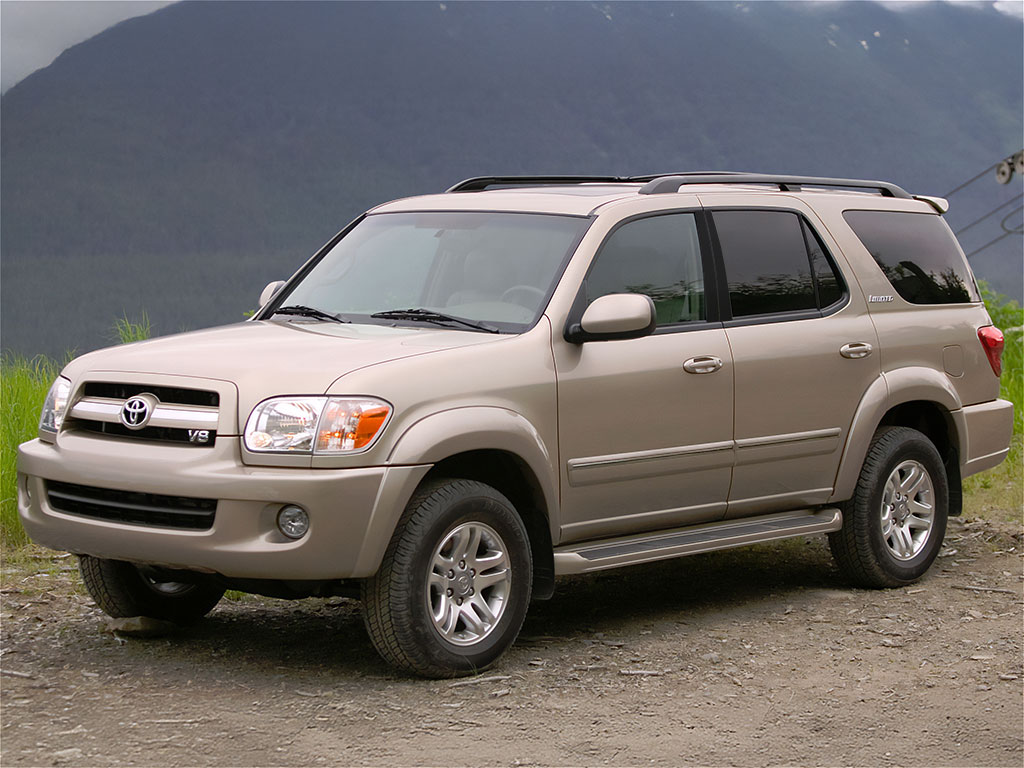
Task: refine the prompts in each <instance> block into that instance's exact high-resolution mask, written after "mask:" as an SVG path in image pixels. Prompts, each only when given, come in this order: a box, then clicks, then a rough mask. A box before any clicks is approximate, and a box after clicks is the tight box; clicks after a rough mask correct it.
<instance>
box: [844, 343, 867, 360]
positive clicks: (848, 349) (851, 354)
mask: <svg viewBox="0 0 1024 768" xmlns="http://www.w3.org/2000/svg"><path fill="white" fill-rule="evenodd" d="M839 354H840V355H842V356H843V357H847V358H849V359H850V360H856V359H857V358H858V357H867V356H868V355H870V354H871V345H870V344H868V343H867V342H864V341H854V342H851V343H850V344H843V346H842V347H840V348H839Z"/></svg>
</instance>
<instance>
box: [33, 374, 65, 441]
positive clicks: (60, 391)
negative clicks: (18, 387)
mask: <svg viewBox="0 0 1024 768" xmlns="http://www.w3.org/2000/svg"><path fill="white" fill-rule="evenodd" d="M69 397H71V382H70V381H69V380H68V379H65V378H64V377H63V376H58V377H57V379H56V380H55V381H54V382H53V386H52V387H50V391H49V393H47V395H46V402H44V403H43V413H42V415H41V416H40V417H39V429H40V431H42V432H53V433H56V432H57V430H59V429H60V425H61V422H62V421H64V411H66V410H67V407H68V398H69Z"/></svg>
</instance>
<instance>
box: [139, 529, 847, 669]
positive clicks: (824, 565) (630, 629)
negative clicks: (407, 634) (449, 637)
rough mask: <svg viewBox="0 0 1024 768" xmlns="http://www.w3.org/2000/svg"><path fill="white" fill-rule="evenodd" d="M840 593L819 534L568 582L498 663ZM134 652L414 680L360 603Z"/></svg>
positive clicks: (267, 609) (218, 623)
mask: <svg viewBox="0 0 1024 768" xmlns="http://www.w3.org/2000/svg"><path fill="white" fill-rule="evenodd" d="M822 588H825V589H844V588H846V585H845V584H844V583H843V581H842V579H841V577H840V575H839V572H838V570H837V569H836V568H835V567H834V566H833V564H832V562H831V559H830V556H829V553H828V549H827V546H826V545H825V543H824V540H823V539H814V538H809V539H794V540H789V541H784V542H775V543H770V544H761V545H757V546H754V547H749V548H745V549H737V550H730V551H725V552H716V553H709V554H705V555H696V556H692V557H686V558H681V559H676V560H668V561H664V562H660V563H651V564H647V565H640V566H634V567H631V568H625V569H619V570H613V571H607V572H603V573H597V574H587V575H582V576H574V577H569V578H566V579H562V580H560V581H559V582H558V585H557V588H556V591H555V595H554V597H553V598H552V599H551V600H546V601H536V602H534V603H533V604H532V605H531V608H530V612H529V614H528V616H527V619H526V623H525V626H524V628H523V631H522V633H521V635H520V640H519V641H518V642H517V644H516V645H515V646H514V647H513V648H512V650H511V652H510V654H509V656H508V657H507V660H506V661H504V662H501V664H500V667H501V668H506V667H507V668H509V669H512V668H516V667H517V666H520V665H522V664H525V663H526V661H525V659H526V657H527V656H529V655H530V654H533V653H535V651H536V642H537V638H542V641H543V646H544V649H545V652H546V653H549V654H555V655H564V654H570V653H573V652H574V651H579V650H580V646H579V641H580V640H581V639H587V638H590V637H593V636H594V635H595V634H597V633H602V634H603V635H607V636H611V637H615V636H621V635H626V634H630V633H634V632H636V630H637V627H638V626H639V625H647V626H653V625H655V624H658V623H675V624H688V625H698V626H699V627H700V630H701V631H702V632H713V631H715V630H716V628H718V627H719V626H721V627H723V628H724V627H725V626H727V625H729V624H730V623H731V622H732V621H733V620H734V619H735V615H734V612H735V611H736V610H737V609H740V610H743V611H744V613H745V614H746V615H745V618H754V619H755V620H756V616H758V615H760V614H762V613H763V614H764V615H767V614H769V613H773V612H776V611H779V610H781V607H780V603H783V604H784V602H785V601H786V600H792V599H794V598H793V595H794V594H796V593H799V592H800V591H802V590H807V589H822ZM132 645H133V646H134V647H135V648H137V649H138V651H139V652H141V653H143V654H144V655H145V656H146V657H147V662H148V663H150V664H158V665H170V666H177V665H178V664H180V663H182V662H187V665H188V667H189V668H190V669H192V670H195V669H196V667H197V666H198V667H199V668H201V669H203V670H204V671H205V672H206V673H209V674H211V675H214V676H215V677H217V678H225V677H232V676H233V675H236V674H241V675H246V676H247V675H254V674H255V673H259V675H260V676H268V675H269V679H271V680H272V679H276V678H287V679H288V681H289V684H290V685H293V686H294V685H314V686H324V685H331V686H334V685H338V684H344V683H345V682H346V681H351V682H355V681H357V680H363V681H364V682H365V681H366V680H367V678H370V679H381V680H390V681H393V682H397V681H400V680H407V681H408V680H410V679H409V678H405V677H403V676H402V675H400V674H399V673H397V672H395V671H394V670H393V669H392V668H390V667H389V666H387V665H386V664H385V663H384V662H383V661H381V659H380V657H379V656H377V654H376V652H375V651H374V649H373V646H372V645H371V643H370V641H369V639H368V638H367V635H366V633H365V630H364V628H363V622H362V615H361V608H360V605H359V603H358V602H357V601H354V600H348V599H344V598H332V599H326V600H324V599H309V600H302V601H287V600H273V599H270V598H253V597H249V596H245V597H243V598H242V599H239V600H225V601H223V602H222V604H221V605H220V606H219V607H218V608H217V609H216V610H215V611H214V612H213V613H212V614H211V615H210V616H209V617H208V618H207V619H205V620H204V621H202V622H200V623H198V624H196V625H194V626H191V627H187V628H184V629H182V630H181V631H180V632H178V633H177V634H176V635H175V636H174V637H173V638H167V642H145V643H141V644H136V643H134V642H133V643H132Z"/></svg>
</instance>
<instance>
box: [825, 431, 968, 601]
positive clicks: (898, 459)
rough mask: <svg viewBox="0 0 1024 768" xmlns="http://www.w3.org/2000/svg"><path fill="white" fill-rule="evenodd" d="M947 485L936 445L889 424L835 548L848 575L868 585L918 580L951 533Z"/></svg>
mask: <svg viewBox="0 0 1024 768" xmlns="http://www.w3.org/2000/svg"><path fill="white" fill-rule="evenodd" d="M948 507H949V488H948V482H947V478H946V470H945V467H944V465H943V463H942V458H941V457H940V456H939V452H938V451H937V450H936V448H935V446H934V445H933V444H932V442H931V441H930V440H929V439H928V438H927V437H926V436H925V435H923V434H922V433H920V432H918V431H917V430H915V429H910V428H908V427H883V428H882V429H880V430H879V431H878V432H877V433H876V434H875V437H874V439H873V441H872V443H871V447H870V448H869V449H868V455H867V458H866V459H865V460H864V466H863V468H862V469H861V473H860V479H859V480H858V482H857V488H856V491H855V492H854V496H853V498H852V499H851V500H850V501H848V502H847V503H846V504H845V505H844V506H843V527H842V529H841V530H839V531H836V532H835V533H830V534H829V547H830V548H831V550H832V555H833V557H835V560H836V562H837V563H838V564H839V567H840V568H841V569H842V570H843V572H844V573H845V574H846V575H847V576H848V577H850V578H851V579H852V580H853V581H854V582H856V583H857V584H860V585H862V586H865V587H898V586H901V585H903V584H909V583H910V582H912V581H915V580H916V579H919V578H920V577H921V576H923V575H924V573H925V572H926V571H927V570H928V568H929V567H930V566H931V564H932V561H933V560H935V557H936V556H937V555H938V553H939V548H940V547H941V546H942V539H943V537H944V536H945V533H946V519H947V515H948Z"/></svg>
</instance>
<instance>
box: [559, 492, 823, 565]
mask: <svg viewBox="0 0 1024 768" xmlns="http://www.w3.org/2000/svg"><path fill="white" fill-rule="evenodd" d="M842 527H843V513H842V512H840V511H839V510H838V509H835V508H832V507H828V508H826V509H818V510H811V509H800V510H795V511H793V512H780V513H778V514H774V515H762V516H760V517H753V518H746V519H743V520H721V521H719V522H716V523H707V524H705V525H697V526H691V527H689V528H678V529H675V530H672V531H658V532H656V533H645V534H640V535H638V536H623V537H621V538H617V539H603V540H601V541H590V542H583V543H576V544H570V545H568V546H565V547H558V548H557V549H555V573H556V574H557V575H559V576H562V575H567V574H571V573H587V572H589V571H602V570H604V569H606V568H618V567H619V566H622V565H635V564H637V563H649V562H652V561H654V560H667V559H668V558H671V557H682V556H683V555H696V554H699V553H701V552H712V551H714V550H716V549H730V548H731V547H742V546H745V545H747V544H756V543H758V542H761V541H774V540H775V539H788V538H790V537H791V536H804V535H806V534H812V533H827V532H829V531H838V530H839V529H840V528H842Z"/></svg>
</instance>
